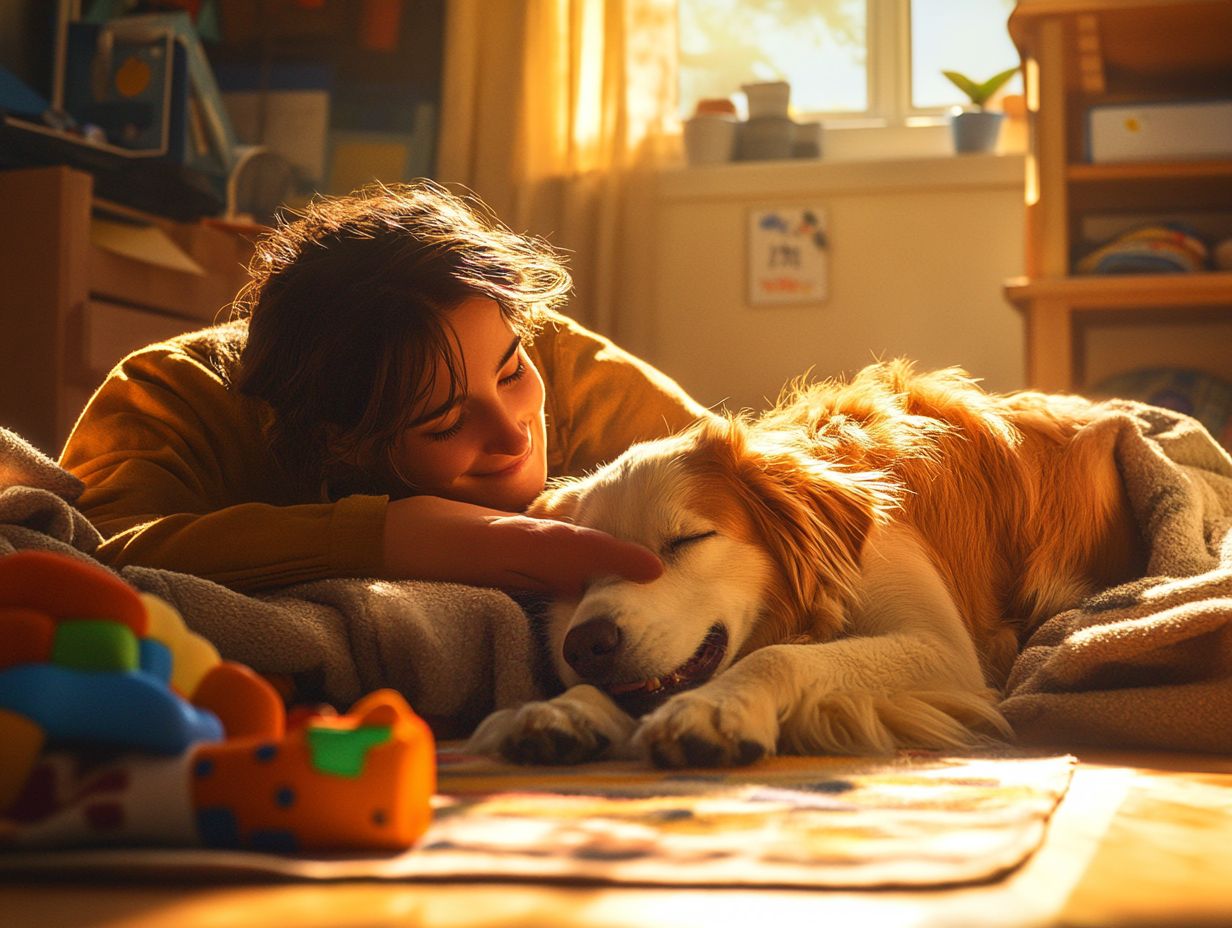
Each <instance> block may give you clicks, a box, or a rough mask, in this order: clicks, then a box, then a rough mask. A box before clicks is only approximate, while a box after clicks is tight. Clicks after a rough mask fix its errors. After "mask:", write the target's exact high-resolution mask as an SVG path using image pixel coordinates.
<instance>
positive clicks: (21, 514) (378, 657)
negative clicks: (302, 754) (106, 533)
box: [0, 429, 539, 737]
mask: <svg viewBox="0 0 1232 928" xmlns="http://www.w3.org/2000/svg"><path fill="white" fill-rule="evenodd" d="M80 492H81V485H80V483H79V482H78V481H77V479H76V478H74V477H73V476H72V475H71V474H69V473H67V472H65V471H64V470H62V469H61V468H60V467H59V466H58V465H56V463H55V462H54V461H51V460H50V459H49V458H47V457H46V456H45V455H43V454H42V453H41V452H39V451H38V450H37V449H35V448H34V447H33V446H31V445H30V444H28V443H27V442H26V441H24V440H23V439H22V438H20V437H19V436H17V435H15V434H14V433H13V432H10V431H6V430H4V429H0V555H2V554H6V553H9V552H11V551H13V550H16V549H20V548H42V549H46V550H53V551H59V552H61V553H63V554H68V555H71V556H74V557H81V558H89V556H90V554H91V552H93V551H94V550H95V549H96V548H97V547H98V545H99V543H100V541H101V539H100V537H99V535H98V532H97V531H96V530H95V529H94V527H93V526H92V525H90V523H89V522H88V521H87V520H86V519H85V518H84V517H83V516H82V515H81V513H79V512H78V511H77V510H76V509H74V508H73V506H72V502H73V500H75V499H76V498H77V496H78V495H79V494H80ZM120 574H121V576H123V577H124V579H125V580H127V581H128V582H129V583H131V584H132V585H133V586H135V587H137V588H138V589H140V590H145V591H148V592H151V593H154V594H156V595H158V596H161V597H163V598H164V599H166V600H168V601H169V602H170V603H172V604H173V605H174V606H175V607H176V608H177V609H178V610H179V611H180V612H181V613H182V614H183V616H184V619H185V622H186V623H187V624H188V626H189V627H190V628H192V629H193V630H194V631H197V632H199V633H200V634H202V635H204V636H205V637H207V638H209V639H210V640H211V641H213V642H214V644H215V645H216V646H217V647H218V650H219V652H220V653H221V654H222V655H223V657H225V658H228V659H230V660H234V661H239V662H241V663H245V664H248V665H249V666H251V667H253V668H255V669H256V670H259V671H261V672H263V673H278V674H289V675H292V676H293V677H294V678H295V679H296V681H297V682H298V683H299V684H300V686H301V687H303V688H304V689H306V690H307V691H309V692H312V693H314V694H315V695H317V696H319V698H320V699H322V700H325V701H328V702H331V703H333V704H335V705H337V706H339V707H340V708H345V707H346V706H349V705H350V704H351V703H352V702H354V701H355V700H356V699H357V698H359V697H360V696H361V695H363V694H364V693H367V692H370V691H371V690H373V689H377V688H380V687H383V686H389V687H393V688H395V689H397V690H399V691H401V692H402V693H403V694H404V695H405V696H406V697H407V699H408V700H409V701H410V703H411V705H412V706H413V707H414V708H415V710H416V712H418V713H419V714H420V715H422V716H423V717H424V718H426V719H428V720H429V721H430V722H432V723H433V726H434V727H435V728H436V729H437V733H438V735H440V736H442V737H459V736H461V735H464V734H466V733H468V732H469V730H470V729H471V728H472V727H474V725H475V724H477V723H478V722H479V720H481V719H482V718H483V717H484V716H485V715H486V714H487V713H488V712H490V711H492V710H493V709H497V708H502V707H504V706H512V705H518V704H520V703H522V702H525V701H526V700H528V699H534V698H536V696H538V695H539V688H538V686H537V683H536V679H535V676H536V675H535V661H536V653H537V649H536V648H535V646H534V643H533V636H532V632H531V629H530V626H529V623H528V622H527V619H526V616H525V614H524V613H523V611H522V609H521V608H520V607H519V606H518V605H517V603H515V602H514V601H513V600H512V599H510V598H509V597H508V596H506V595H505V594H503V593H500V592H498V591H496V590H488V589H479V588H474V587H465V586H456V585H451V584H438V583H417V582H396V583H395V582H388V581H375V580H325V581H318V582H315V583H306V584H301V585H298V586H294V587H290V588H288V589H285V590H282V591H279V592H278V593H277V594H276V595H271V596H260V597H253V596H245V595H242V594H240V593H236V592H234V591H232V590H229V589H227V588H225V587H222V586H219V585H218V584H215V583H211V582H209V581H208V580H202V579H201V578H199V577H192V576H188V575H186V574H178V573H173V572H171V571H165V570H153V569H150V568H144V567H127V568H124V569H123V570H121V571H120Z"/></svg>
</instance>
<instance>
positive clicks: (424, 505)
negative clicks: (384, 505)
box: [385, 496, 663, 596]
mask: <svg viewBox="0 0 1232 928" xmlns="http://www.w3.org/2000/svg"><path fill="white" fill-rule="evenodd" d="M385 571H386V574H387V575H388V576H390V577H400V578H408V579H416V580H448V581H452V582H454V583H467V584H470V585H472V586H491V587H498V588H501V589H507V590H527V591H531V592H537V593H552V594H556V595H564V596H571V595H577V594H579V593H581V592H582V591H583V590H584V589H585V588H586V586H587V585H588V584H589V583H590V582H591V581H593V580H597V579H599V578H600V577H610V576H612V575H617V576H621V577H624V578H625V579H627V580H633V581H636V582H638V583H648V582H650V581H651V580H654V579H656V578H657V577H658V576H659V575H660V574H662V573H663V564H662V562H661V561H660V560H659V559H658V557H656V556H655V555H654V553H653V552H651V551H650V550H649V549H647V548H643V547H642V546H641V545H636V544H633V543H632V542H628V541H621V540H620V539H618V538H614V537H612V536H611V535H608V534H607V533H605V532H600V531H597V530H596V529H592V528H583V527H582V526H578V525H570V524H569V523H567V522H558V521H556V520H554V519H532V518H530V517H529V516H522V515H517V514H514V513H508V512H501V511H499V510H496V509H486V508H484V507H483V506H475V505H472V504H471V503H460V502H457V501H455V500H449V499H442V498H440V497H437V496H410V497H407V498H406V499H399V500H392V501H391V502H390V503H389V508H388V509H387V511H386V514H385Z"/></svg>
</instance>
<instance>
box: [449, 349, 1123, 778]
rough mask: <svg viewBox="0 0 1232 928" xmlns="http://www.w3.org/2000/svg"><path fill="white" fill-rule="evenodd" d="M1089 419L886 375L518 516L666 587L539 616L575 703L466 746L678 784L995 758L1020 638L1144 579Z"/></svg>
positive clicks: (650, 451) (1080, 409)
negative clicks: (833, 762) (551, 527)
mask: <svg viewBox="0 0 1232 928" xmlns="http://www.w3.org/2000/svg"><path fill="white" fill-rule="evenodd" d="M1098 414H1099V409H1098V407H1097V406H1095V405H1093V404H1092V403H1090V402H1088V401H1086V400H1084V399H1081V398H1078V397H1067V396H1048V395H1043V394H1038V393H1016V394H1008V395H995V394H989V393H986V392H984V391H983V390H981V389H980V388H979V387H978V386H977V385H976V384H975V383H974V382H973V381H972V380H971V379H970V378H969V377H968V376H966V375H965V374H963V373H962V372H961V371H958V370H944V371H939V372H935V373H916V372H915V371H914V370H913V369H912V367H911V365H910V364H908V363H906V362H902V361H898V362H891V363H886V364H878V365H874V366H872V367H870V368H867V369H866V370H864V371H862V372H860V373H859V374H858V375H857V376H855V377H854V378H852V379H851V380H850V381H847V382H840V381H827V382H824V383H816V384H801V385H797V386H796V387H794V388H793V389H792V390H791V391H790V392H789V393H788V394H787V395H785V397H784V398H783V399H782V401H781V402H780V403H778V404H776V406H775V408H774V409H772V410H771V411H770V412H768V413H766V414H764V415H762V416H760V417H758V418H756V419H753V418H750V417H745V416H716V417H711V418H708V419H706V420H703V421H701V422H698V423H696V424H695V425H693V426H692V427H691V428H689V429H688V430H686V431H685V432H682V433H680V434H679V435H675V436H672V437H669V438H666V439H662V440H660V441H657V442H648V443H645V444H642V445H637V446H634V447H633V448H631V449H629V451H627V452H626V453H625V454H624V455H622V456H621V457H620V458H618V459H617V460H616V461H614V462H612V463H611V464H608V465H605V466H604V467H603V468H600V469H599V470H598V471H596V472H595V473H592V474H589V475H587V476H585V477H582V478H580V479H575V480H570V481H566V482H564V483H562V484H560V485H557V486H554V487H552V488H551V489H549V490H548V491H546V492H545V493H544V495H543V496H542V497H541V498H540V500H539V501H538V502H537V504H536V506H535V507H533V509H532V512H533V514H536V515H541V516H548V517H554V518H562V519H567V520H572V521H576V522H579V523H581V524H585V525H589V526H593V527H595V528H599V529H602V530H604V531H607V532H610V533H612V534H614V535H617V536H620V537H624V538H627V539H630V540H633V541H636V542H638V543H640V544H643V545H646V546H647V547H650V548H652V549H654V550H657V551H659V552H660V554H661V555H662V557H663V559H664V563H665V571H664V575H663V577H662V578H660V579H659V580H656V581H654V582H653V583H649V584H645V585H639V584H634V583H629V582H622V581H618V580H615V579H609V580H605V581H602V582H599V583H596V584H594V585H593V586H592V587H591V588H590V589H589V590H588V591H587V592H586V593H585V594H584V595H583V596H582V597H581V599H580V600H579V601H577V602H571V603H557V604H556V605H555V606H554V608H553V609H552V611H551V618H550V620H549V623H548V632H549V634H548V641H549V646H550V648H551V657H552V660H553V664H554V666H555V668H556V670H557V672H558V674H559V675H560V677H561V680H562V681H563V682H564V683H565V684H566V685H568V686H569V687H570V689H568V690H567V691H566V692H565V693H564V694H563V695H561V696H559V697H557V698H555V699H553V700H550V701H548V702H543V703H532V704H529V705H527V706H525V707H523V708H522V709H520V710H517V711H514V710H505V711H504V712H502V713H497V714H495V715H494V716H492V717H491V718H490V719H489V720H488V721H487V722H485V723H484V725H483V726H481V727H480V729H479V731H478V732H476V735H475V738H474V740H473V742H472V743H473V746H474V747H476V749H479V750H500V751H502V752H503V753H505V754H506V755H507V756H510V757H512V758H514V759H519V760H533V761H561V760H566V761H571V762H572V761H577V760H581V759H585V758H587V757H592V756H597V755H598V754H600V753H603V752H605V751H608V750H609V746H612V751H616V750H618V749H619V748H621V747H622V746H627V747H631V748H634V749H637V750H640V751H642V752H643V753H646V754H648V755H649V756H650V757H651V758H653V759H654V760H655V761H656V762H658V763H660V764H663V765H666V766H680V765H686V764H724V763H746V762H748V761H749V760H752V759H754V758H756V757H758V756H761V755H763V754H765V753H768V752H773V751H775V750H792V751H804V752H808V751H823V750H824V751H857V752H858V751H882V750H890V749H893V748H895V747H902V746H908V745H910V746H923V747H959V746H962V745H963V744H970V743H974V742H977V741H979V740H981V739H982V738H983V737H986V735H987V733H990V732H991V733H996V734H999V735H1002V736H1004V735H1007V734H1008V732H1009V729H1008V726H1007V725H1006V724H1005V722H1004V720H1003V719H1002V718H1001V717H1000V715H999V714H998V713H997V712H996V710H995V702H996V696H997V693H996V691H997V689H998V688H999V687H1001V686H1002V685H1003V684H1004V683H1005V680H1006V677H1007V674H1008V672H1009V669H1010V666H1011V664H1012V662H1013V660H1014V657H1015V656H1016V654H1017V651H1018V648H1019V645H1020V642H1021V641H1023V640H1024V637H1025V635H1026V634H1028V633H1029V632H1030V631H1031V630H1032V629H1033V628H1034V627H1035V626H1036V625H1037V624H1038V623H1039V622H1041V621H1042V620H1044V619H1045V618H1047V617H1049V616H1051V615H1054V614H1056V613H1057V612H1060V611H1062V610H1065V609H1067V608H1071V607H1073V606H1075V605H1077V604H1078V603H1079V602H1080V601H1081V600H1082V599H1083V598H1085V597H1086V596H1088V595H1090V594H1091V593H1094V592H1096V591H1098V590H1099V589H1101V588H1104V587H1107V586H1110V585H1112V584H1114V583H1116V582H1119V581H1122V580H1125V579H1129V578H1131V577H1133V576H1135V575H1136V574H1137V573H1139V572H1140V571H1141V569H1142V566H1143V565H1142V553H1141V545H1140V542H1139V539H1138V537H1137V532H1136V529H1135V527H1134V525H1133V520H1132V517H1131V515H1130V513H1129V511H1128V504H1127V501H1126V498H1125V495H1124V490H1123V487H1122V483H1121V480H1120V477H1119V475H1118V473H1117V469H1116V464H1115V460H1114V455H1113V448H1112V446H1111V442H1112V440H1113V439H1112V438H1111V437H1105V436H1110V434H1111V433H1110V432H1109V431H1106V430H1098V429H1091V430H1084V428H1083V427H1084V426H1085V425H1087V424H1088V423H1090V422H1091V421H1092V420H1093V419H1094V418H1095V417H1096V416H1097V415H1098Z"/></svg>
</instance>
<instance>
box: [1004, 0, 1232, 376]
mask: <svg viewBox="0 0 1232 928" xmlns="http://www.w3.org/2000/svg"><path fill="white" fill-rule="evenodd" d="M1009 28H1010V34H1011V36H1012V37H1013V39H1014V42H1015V44H1016V45H1017V46H1018V49H1019V52H1020V53H1021V55H1022V60H1023V71H1024V76H1025V80H1026V91H1027V94H1026V95H1027V104H1028V122H1029V126H1030V151H1029V155H1028V158H1027V172H1028V173H1027V184H1026V189H1027V229H1026V249H1027V253H1026V262H1025V265H1026V272H1027V276H1026V277H1025V278H1018V279H1014V280H1010V281H1007V282H1006V289H1005V293H1006V297H1007V298H1008V299H1009V300H1010V301H1011V302H1012V303H1013V305H1014V306H1015V307H1016V308H1017V309H1019V310H1020V311H1021V312H1022V313H1023V316H1024V321H1025V325H1026V341H1027V378H1028V381H1029V383H1030V386H1032V387H1035V388H1038V389H1044V390H1075V389H1082V388H1084V387H1087V386H1090V385H1091V384H1089V383H1088V382H1087V373H1088V372H1087V370H1086V368H1085V365H1084V361H1083V359H1084V357H1085V350H1084V344H1083V342H1084V340H1085V338H1086V337H1087V336H1088V334H1089V333H1090V332H1091V331H1092V327H1093V326H1095V325H1111V324H1113V323H1115V322H1118V321H1125V320H1129V321H1130V322H1132V323H1133V324H1135V325H1148V326H1149V325H1167V326H1172V327H1174V328H1175V327H1176V326H1177V325H1178V324H1182V323H1183V324H1184V325H1187V326H1189V327H1190V328H1191V329H1192V331H1193V333H1194V341H1195V344H1194V358H1195V366H1196V367H1199V368H1203V369H1206V370H1208V371H1209V372H1211V373H1214V374H1216V375H1220V374H1222V375H1224V376H1227V377H1229V379H1232V272H1228V271H1222V272H1215V271H1212V272H1209V273H1196V274H1145V275H1137V274H1135V275H1117V276H1097V275H1087V276H1078V275H1075V274H1074V272H1073V268H1074V264H1075V263H1076V261H1077V260H1078V258H1080V257H1081V256H1082V255H1083V254H1085V253H1088V252H1090V251H1092V250H1094V248H1095V247H1097V246H1098V245H1099V244H1101V242H1102V241H1106V240H1107V238H1108V237H1110V236H1108V235H1107V234H1106V230H1107V229H1109V228H1114V227H1116V225H1117V223H1118V222H1121V223H1123V224H1124V225H1125V227H1130V226H1132V225H1133V224H1136V223H1138V222H1141V221H1164V220H1167V219H1170V218H1175V217H1177V216H1184V217H1186V218H1189V217H1191V216H1196V217H1197V218H1198V219H1199V220H1200V221H1201V222H1202V223H1203V224H1204V225H1205V226H1206V227H1207V228H1208V229H1215V230H1221V231H1219V232H1218V234H1217V235H1216V236H1214V237H1222V236H1225V235H1232V153H1229V155H1228V156H1227V157H1225V158H1215V159H1208V160H1192V161H1186V160H1167V161H1141V162H1127V163H1091V162H1090V161H1089V160H1088V158H1087V152H1086V140H1087V136H1086V120H1087V116H1088V113H1089V112H1090V109H1091V108H1092V107H1093V106H1099V105H1106V104H1112V103H1126V102H1165V101H1171V100H1194V99H1229V98H1232V51H1229V49H1230V48H1232V46H1230V45H1229V39H1228V37H1229V36H1232V2H1228V0H1019V2H1018V5H1017V6H1016V8H1015V10H1014V13H1013V15H1012V16H1011V17H1010V22H1009ZM1093 230H1102V231H1103V234H1102V235H1101V234H1100V233H1097V232H1095V231H1093ZM1140 342H1141V351H1136V352H1135V354H1137V355H1139V356H1138V357H1134V358H1129V357H1126V358H1125V364H1126V369H1129V368H1130V367H1131V366H1140V365H1143V364H1147V363H1149V362H1150V358H1151V344H1150V339H1149V338H1143V339H1140ZM1173 353H1174V354H1175V352H1173ZM1221 359H1222V360H1221Z"/></svg>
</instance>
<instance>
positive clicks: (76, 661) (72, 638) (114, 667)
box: [51, 619, 140, 671]
mask: <svg viewBox="0 0 1232 928" xmlns="http://www.w3.org/2000/svg"><path fill="white" fill-rule="evenodd" d="M51 662H52V663H53V664H59V665H60V666H61V667H71V668H72V669H73V670H102V671H122V670H136V669H137V668H138V667H139V666H140V649H139V647H138V645H137V636H136V635H134V634H133V631H132V629H131V628H129V627H128V626H127V625H123V624H121V623H120V622H107V621H102V620H98V619H70V620H67V621H63V622H61V623H60V624H59V625H58V626H57V628H56V637H55V640H54V641H53V642H52V647H51Z"/></svg>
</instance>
